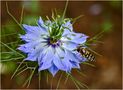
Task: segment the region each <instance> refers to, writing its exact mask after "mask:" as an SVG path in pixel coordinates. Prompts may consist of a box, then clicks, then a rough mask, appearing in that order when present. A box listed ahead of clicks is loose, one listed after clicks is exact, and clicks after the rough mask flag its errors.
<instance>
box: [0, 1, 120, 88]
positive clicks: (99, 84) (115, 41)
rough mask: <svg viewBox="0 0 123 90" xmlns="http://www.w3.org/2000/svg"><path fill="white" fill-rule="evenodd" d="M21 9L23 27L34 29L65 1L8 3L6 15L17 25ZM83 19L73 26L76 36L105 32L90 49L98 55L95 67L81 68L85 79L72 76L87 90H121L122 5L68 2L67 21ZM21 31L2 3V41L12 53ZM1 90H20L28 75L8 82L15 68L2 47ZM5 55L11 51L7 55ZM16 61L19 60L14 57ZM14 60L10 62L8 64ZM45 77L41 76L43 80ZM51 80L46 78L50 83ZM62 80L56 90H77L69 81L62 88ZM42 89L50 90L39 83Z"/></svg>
mask: <svg viewBox="0 0 123 90" xmlns="http://www.w3.org/2000/svg"><path fill="white" fill-rule="evenodd" d="M23 6H24V9H23V19H22V20H23V21H22V23H25V24H31V25H35V24H36V20H37V19H38V18H39V16H42V17H43V18H44V19H45V16H46V15H48V16H49V17H50V16H51V11H52V10H53V9H57V11H58V13H62V12H63V10H64V6H65V1H8V8H9V11H10V12H11V13H12V14H13V16H14V17H15V18H16V19H17V21H18V22H20V17H21V11H22V8H23ZM79 15H84V16H83V17H82V18H80V19H78V20H77V21H76V23H75V24H74V29H75V31H76V32H80V33H84V34H86V35H88V36H90V38H91V37H93V36H95V35H97V34H98V33H99V32H101V31H103V30H104V31H105V32H104V33H103V34H102V37H101V38H100V39H99V40H100V43H97V44H96V45H95V46H92V49H93V50H95V51H96V52H98V53H99V54H101V55H102V56H96V61H95V62H93V64H94V65H95V66H96V67H91V66H88V65H81V71H82V72H84V73H85V74H86V76H85V77H83V76H81V75H80V74H77V73H76V72H75V71H74V70H73V71H72V73H73V75H74V76H75V77H76V78H77V79H78V80H80V81H81V82H83V83H85V84H86V85H87V86H88V87H89V88H90V89H121V88H122V1H69V5H68V8H67V12H66V17H69V18H75V17H77V16H79ZM20 32H22V29H20V27H18V25H17V24H16V23H15V22H14V21H13V19H12V18H11V17H10V16H9V15H8V14H7V10H6V2H5V1H1V35H0V37H1V40H2V42H3V43H5V44H7V45H8V46H10V47H11V48H13V49H16V48H17V46H18V45H17V43H16V42H18V39H17V38H18V33H20ZM1 51H2V52H1V60H10V61H7V62H6V61H4V62H3V61H2V62H1V63H0V68H1V72H0V74H1V88H2V89H17V88H18V89H20V88H26V87H22V83H23V82H24V80H25V78H26V76H27V74H28V71H26V72H24V73H23V74H21V75H19V76H16V77H15V78H14V79H12V80H11V75H12V73H13V72H14V70H15V69H16V68H17V65H18V64H17V62H16V59H13V58H11V57H12V56H13V53H12V51H11V50H10V49H9V48H7V47H6V46H5V45H2V44H1ZM6 51H10V52H9V53H6ZM16 57H18V56H16ZM11 59H13V60H11ZM43 76H45V75H42V77H43ZM51 79H52V78H51V77H49V81H50V80H51ZM58 79H59V75H56V77H55V78H53V83H52V88H55V87H56V84H57V82H58ZM64 80H65V77H62V79H61V82H60V85H59V88H68V89H70V88H76V86H75V85H74V83H73V82H72V81H71V80H68V82H67V84H64ZM40 86H41V88H50V82H46V79H44V78H43V79H42V80H41V84H40ZM28 88H31V89H37V88H38V76H37V75H36V74H35V75H34V77H33V79H32V81H31V84H30V86H29V87H28Z"/></svg>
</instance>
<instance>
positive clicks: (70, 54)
mask: <svg viewBox="0 0 123 90" xmlns="http://www.w3.org/2000/svg"><path fill="white" fill-rule="evenodd" d="M66 51H67V57H69V60H70V61H73V62H76V63H79V62H80V61H79V58H78V56H77V55H76V54H75V53H73V51H69V50H66Z"/></svg>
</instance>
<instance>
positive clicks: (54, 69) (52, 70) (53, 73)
mask: <svg viewBox="0 0 123 90" xmlns="http://www.w3.org/2000/svg"><path fill="white" fill-rule="evenodd" d="M48 70H49V72H51V73H52V75H53V76H55V75H56V73H57V72H58V71H59V69H58V68H57V67H56V66H55V65H52V66H51V67H50V68H49V69H48Z"/></svg>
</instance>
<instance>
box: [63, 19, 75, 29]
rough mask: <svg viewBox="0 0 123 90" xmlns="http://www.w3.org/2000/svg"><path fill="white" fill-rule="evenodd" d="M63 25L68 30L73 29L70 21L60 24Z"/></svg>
mask: <svg viewBox="0 0 123 90" xmlns="http://www.w3.org/2000/svg"><path fill="white" fill-rule="evenodd" d="M62 26H63V27H66V28H65V29H64V30H65V31H66V30H69V31H73V26H72V24H71V22H70V21H68V22H66V23H65V24H63V25H62Z"/></svg>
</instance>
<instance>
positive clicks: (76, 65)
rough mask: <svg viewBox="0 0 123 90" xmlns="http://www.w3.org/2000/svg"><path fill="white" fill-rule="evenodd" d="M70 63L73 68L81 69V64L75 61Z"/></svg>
mask: <svg viewBox="0 0 123 90" xmlns="http://www.w3.org/2000/svg"><path fill="white" fill-rule="evenodd" d="M70 62H71V64H72V68H79V69H80V66H79V63H76V62H74V61H70Z"/></svg>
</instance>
